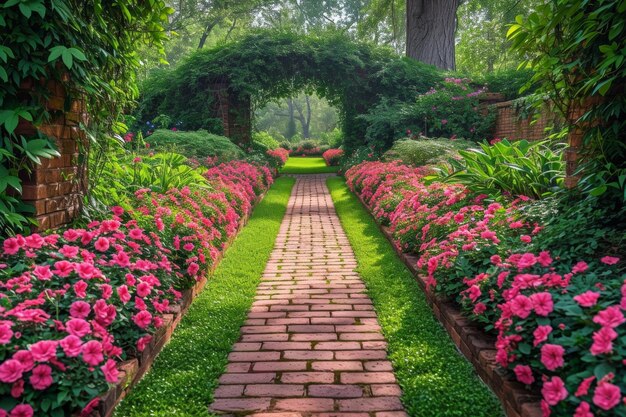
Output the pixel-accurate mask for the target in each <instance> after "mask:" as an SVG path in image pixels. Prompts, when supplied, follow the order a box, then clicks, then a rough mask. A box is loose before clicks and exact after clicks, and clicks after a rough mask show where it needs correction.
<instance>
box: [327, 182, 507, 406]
mask: <svg viewBox="0 0 626 417" xmlns="http://www.w3.org/2000/svg"><path fill="white" fill-rule="evenodd" d="M327 185H328V187H329V189H330V191H331V195H332V199H333V202H334V203H335V208H336V210H337V214H338V215H339V218H340V220H341V224H342V226H343V227H344V229H345V231H346V234H347V235H348V239H349V240H350V243H351V244H352V248H353V249H354V252H355V255H356V258H357V262H358V268H357V271H358V272H359V273H360V274H361V277H362V279H363V280H364V281H365V283H366V285H367V288H368V294H369V296H370V297H371V298H372V301H373V303H374V306H375V308H376V312H377V313H378V319H379V321H380V324H381V326H382V329H383V332H384V334H385V337H386V338H387V340H388V342H389V358H390V360H391V361H392V363H393V366H394V369H395V372H396V376H397V378H398V381H399V383H400V385H401V386H402V390H403V396H402V401H403V403H404V405H405V407H406V410H407V412H408V413H409V414H410V415H411V416H420V417H422V416H423V417H426V416H428V417H468V416H472V417H498V416H503V411H502V409H501V406H500V403H499V402H498V400H497V399H496V398H495V396H494V395H493V394H492V393H491V391H490V390H489V389H488V388H487V387H486V386H485V385H484V384H483V383H482V382H481V381H480V380H479V378H478V377H477V376H476V374H475V373H474V370H473V367H472V365H471V364H470V363H469V362H467V361H466V360H465V358H463V357H462V356H461V354H460V353H458V351H457V350H456V347H455V346H454V344H453V342H452V340H451V339H450V337H449V336H448V334H447V332H446V331H445V329H443V327H441V325H440V324H439V323H438V322H437V320H436V319H435V317H434V316H433V314H432V312H431V310H430V307H429V306H428V304H427V303H426V299H425V297H424V293H423V292H422V290H421V289H420V288H419V286H418V284H417V282H416V281H415V279H414V277H413V275H412V274H411V272H410V271H409V270H408V269H407V268H406V266H405V265H404V264H403V263H402V261H401V260H400V259H399V258H398V256H397V255H396V253H395V252H394V250H393V248H392V246H391V245H390V244H389V242H388V241H387V239H386V238H385V237H384V236H383V234H382V233H381V232H380V230H379V229H378V226H377V225H376V223H375V221H374V219H373V218H372V217H371V216H370V215H369V213H368V212H367V211H366V210H365V208H364V207H363V206H362V205H361V203H360V202H359V201H358V200H357V198H356V197H355V196H354V195H353V194H352V193H351V192H350V191H349V190H348V187H347V186H346V185H345V182H344V180H343V178H339V177H336V178H329V179H328V181H327Z"/></svg>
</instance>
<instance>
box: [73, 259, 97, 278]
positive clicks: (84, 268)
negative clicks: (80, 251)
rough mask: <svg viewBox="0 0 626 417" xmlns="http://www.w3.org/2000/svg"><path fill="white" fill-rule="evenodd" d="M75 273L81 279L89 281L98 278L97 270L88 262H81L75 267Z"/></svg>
mask: <svg viewBox="0 0 626 417" xmlns="http://www.w3.org/2000/svg"><path fill="white" fill-rule="evenodd" d="M76 272H77V273H78V276H79V277H81V278H82V279H91V278H94V277H96V276H98V270H97V269H96V268H94V266H93V265H92V264H90V263H88V262H81V263H79V264H78V265H76Z"/></svg>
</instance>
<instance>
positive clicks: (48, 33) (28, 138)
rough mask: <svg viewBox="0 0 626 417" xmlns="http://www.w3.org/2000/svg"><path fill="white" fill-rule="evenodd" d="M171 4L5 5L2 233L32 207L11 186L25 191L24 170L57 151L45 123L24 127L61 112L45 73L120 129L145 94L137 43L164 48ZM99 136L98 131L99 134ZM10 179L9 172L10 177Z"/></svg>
mask: <svg viewBox="0 0 626 417" xmlns="http://www.w3.org/2000/svg"><path fill="white" fill-rule="evenodd" d="M169 12H171V9H169V8H167V7H166V6H165V2H164V1H162V0H149V1H144V2H137V1H135V0H120V1H116V2H108V1H105V2H102V1H94V2H83V1H77V0H55V1H52V0H32V1H20V0H9V1H6V2H4V5H3V7H2V8H0V30H2V33H3V36H2V45H0V80H1V81H2V82H1V83H0V105H1V106H2V111H0V134H1V135H2V139H1V142H2V143H1V147H0V176H2V177H4V178H5V182H2V183H0V233H2V234H4V233H8V232H10V231H12V230H13V231H15V230H20V228H22V227H23V226H24V223H25V222H26V218H25V217H23V216H21V215H20V213H19V212H20V211H21V210H23V209H24V208H23V207H22V206H21V205H20V203H19V201H18V200H17V199H15V198H12V197H8V196H7V187H10V188H12V189H13V190H14V191H16V192H17V193H18V194H19V193H20V192H21V185H20V181H19V179H18V177H17V172H18V171H20V170H25V169H26V170H27V169H30V168H32V167H33V166H34V165H35V164H38V163H39V162H40V160H39V158H41V157H44V158H49V157H52V156H54V155H55V152H54V151H52V150H51V148H52V142H50V141H49V139H48V138H46V137H45V136H44V135H43V134H42V133H41V132H40V131H37V133H36V134H35V135H34V136H33V135H24V134H23V132H22V131H21V130H16V128H17V127H18V124H19V123H28V122H32V123H33V124H34V125H35V127H36V128H38V127H40V126H41V125H42V124H44V123H46V122H48V121H51V120H53V119H54V118H55V117H57V116H58V115H57V114H50V113H49V112H48V110H47V108H46V106H45V98H46V97H48V96H49V95H50V91H48V87H47V86H46V85H43V84H38V83H34V84H32V86H29V83H32V82H33V81H34V80H39V79H41V78H43V79H48V80H56V81H59V82H61V83H62V84H63V86H64V87H65V92H66V94H67V98H66V101H65V103H66V104H65V105H66V106H70V105H71V103H72V100H74V99H76V98H80V97H82V98H84V99H85V100H86V105H87V110H88V111H89V114H90V121H91V124H92V125H93V126H98V127H101V128H102V129H109V130H112V131H114V132H115V131H119V126H118V125H117V120H118V115H119V113H120V111H121V109H123V108H124V107H125V106H127V105H128V103H129V102H130V101H132V100H133V99H134V98H135V97H136V96H137V89H136V87H135V70H136V69H137V68H138V67H139V60H138V59H137V56H136V54H135V51H136V48H137V47H138V46H139V45H141V44H144V43H150V44H152V45H154V47H155V49H156V50H157V51H159V50H162V47H161V45H162V42H163V40H164V38H165V32H164V30H163V28H162V26H161V24H162V23H163V22H164V21H166V20H167V14H168V13H169ZM96 137H97V136H96ZM6 179H8V180H6Z"/></svg>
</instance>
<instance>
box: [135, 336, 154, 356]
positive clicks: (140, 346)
mask: <svg viewBox="0 0 626 417" xmlns="http://www.w3.org/2000/svg"><path fill="white" fill-rule="evenodd" d="M151 341H152V336H150V335H147V336H143V337H140V338H139V340H137V350H138V351H139V352H143V351H144V350H145V349H146V346H148V343H150V342H151Z"/></svg>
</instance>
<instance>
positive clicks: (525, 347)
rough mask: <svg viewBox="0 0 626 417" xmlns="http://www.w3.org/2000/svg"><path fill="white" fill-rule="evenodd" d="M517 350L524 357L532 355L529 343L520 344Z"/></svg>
mask: <svg viewBox="0 0 626 417" xmlns="http://www.w3.org/2000/svg"><path fill="white" fill-rule="evenodd" d="M517 349H518V350H519V351H520V352H522V353H523V354H524V355H530V345H529V344H528V343H520V344H519V345H517Z"/></svg>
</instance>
